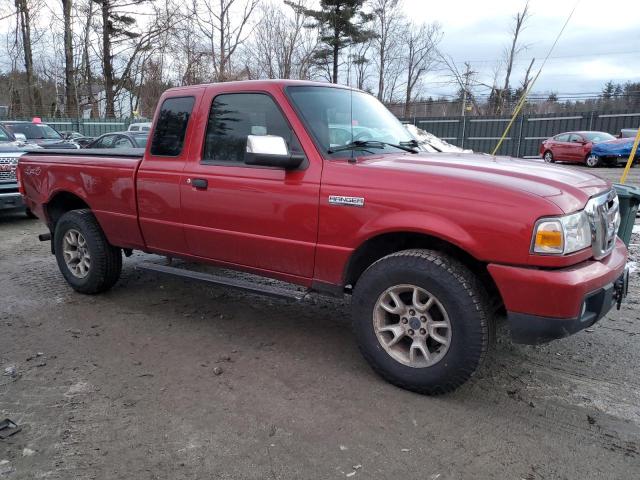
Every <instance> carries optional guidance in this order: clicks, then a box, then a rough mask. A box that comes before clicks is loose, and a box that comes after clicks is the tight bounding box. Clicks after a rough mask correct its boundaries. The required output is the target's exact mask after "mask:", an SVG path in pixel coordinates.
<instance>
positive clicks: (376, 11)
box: [371, 0, 406, 101]
mask: <svg viewBox="0 0 640 480" xmlns="http://www.w3.org/2000/svg"><path fill="white" fill-rule="evenodd" d="M371 8H372V10H373V30H374V32H375V33H376V37H375V38H374V39H373V46H374V52H375V62H376V65H377V67H378V94H377V96H378V100H380V101H383V100H385V98H387V97H386V96H385V93H388V92H387V90H385V84H386V83H387V81H388V80H389V79H388V77H389V74H388V70H389V72H390V73H391V77H392V78H393V77H394V76H395V73H396V72H394V70H397V69H394V68H393V66H391V65H390V64H391V63H392V62H394V61H397V59H400V58H401V57H402V52H401V49H402V48H401V47H402V37H403V32H404V31H405V28H404V26H405V24H406V18H405V17H404V15H402V13H401V11H402V2H401V0H372V2H371ZM391 81H392V82H393V80H391ZM390 96H391V95H390ZM390 96H389V98H390Z"/></svg>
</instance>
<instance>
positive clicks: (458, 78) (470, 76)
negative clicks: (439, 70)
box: [438, 52, 480, 115]
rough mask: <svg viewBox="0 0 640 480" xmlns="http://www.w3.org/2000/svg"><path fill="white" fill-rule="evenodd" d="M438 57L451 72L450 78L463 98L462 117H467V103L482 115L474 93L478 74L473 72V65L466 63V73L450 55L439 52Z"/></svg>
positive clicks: (477, 113)
mask: <svg viewBox="0 0 640 480" xmlns="http://www.w3.org/2000/svg"><path fill="white" fill-rule="evenodd" d="M438 57H439V59H440V61H441V62H442V64H443V65H444V66H445V68H446V70H448V71H449V77H450V78H451V79H452V80H453V81H454V82H455V83H456V85H457V87H458V91H459V92H460V93H461V97H462V115H465V108H466V102H470V103H471V105H472V108H473V109H474V111H475V113H476V115H479V114H480V106H479V105H478V102H477V100H476V96H475V95H474V92H473V87H474V86H476V85H477V82H476V80H475V75H476V73H477V72H474V71H472V70H471V64H470V63H469V62H465V63H464V66H465V69H464V71H461V70H460V69H459V68H458V66H457V65H456V62H455V61H454V59H453V58H452V57H451V56H450V55H445V54H444V53H442V52H438Z"/></svg>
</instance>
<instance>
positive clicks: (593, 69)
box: [404, 0, 640, 96]
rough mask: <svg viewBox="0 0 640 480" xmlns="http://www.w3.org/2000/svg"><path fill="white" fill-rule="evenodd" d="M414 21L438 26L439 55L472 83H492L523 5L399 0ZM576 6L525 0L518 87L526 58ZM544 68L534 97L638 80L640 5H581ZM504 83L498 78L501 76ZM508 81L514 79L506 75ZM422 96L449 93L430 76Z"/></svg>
mask: <svg viewBox="0 0 640 480" xmlns="http://www.w3.org/2000/svg"><path fill="white" fill-rule="evenodd" d="M404 2H405V6H404V8H405V11H406V13H407V14H408V15H409V16H410V18H412V19H414V20H415V21H427V22H431V21H438V22H439V23H440V24H441V25H442V28H443V31H444V37H443V39H442V43H441V49H442V50H443V51H444V52H446V53H448V54H449V55H451V56H452V57H453V58H454V59H455V60H456V62H457V63H459V65H460V66H462V64H463V62H464V61H470V62H471V66H472V69H473V70H475V71H477V72H478V73H479V75H478V79H479V80H480V81H483V82H489V83H491V81H492V78H493V73H492V71H493V69H494V66H495V64H496V57H498V56H499V55H500V53H501V52H502V51H503V49H504V48H505V46H506V45H507V44H508V43H509V40H510V38H509V31H510V28H511V25H512V23H513V16H514V15H515V13H516V12H517V11H518V10H519V9H521V8H522V6H523V5H524V3H525V2H524V0H485V1H483V2H482V1H477V0H445V1H442V0H440V1H433V0H404ZM575 4H576V1H575V0H531V1H530V11H531V18H530V19H529V21H528V23H527V28H526V30H525V31H524V34H523V36H522V39H523V43H525V44H527V45H529V46H530V47H529V49H528V50H527V51H525V52H523V53H522V54H521V55H520V57H519V59H518V63H517V65H516V67H517V68H518V71H517V72H516V77H515V79H514V80H516V81H517V82H519V81H520V80H521V79H522V77H523V75H524V70H526V67H527V66H528V64H529V62H530V61H531V58H532V57H535V58H536V64H537V66H538V67H539V66H540V63H541V62H542V60H543V59H544V57H545V56H546V54H547V52H548V50H549V48H550V47H551V45H552V43H553V41H554V40H555V37H556V35H557V34H558V32H559V31H560V29H561V28H562V25H563V24H564V22H565V20H566V18H567V17H568V15H569V13H570V12H571V10H572V8H573V6H574V5H575ZM551 57H552V58H550V59H549V61H548V63H547V65H546V67H545V68H544V70H543V72H542V74H541V75H540V78H539V79H538V82H537V84H536V87H535V88H534V91H536V92H546V91H555V92H558V93H582V92H599V91H600V90H601V89H602V85H603V84H604V83H606V82H607V81H608V80H613V81H615V82H622V83H623V82H625V81H628V80H631V81H640V2H638V1H636V0H610V1H603V0H581V1H579V2H578V6H577V8H576V11H575V13H574V15H573V17H572V19H571V20H570V22H569V25H568V26H567V28H566V30H565V31H564V33H563V35H562V37H561V38H560V41H559V43H558V45H557V47H556V49H555V50H554V52H553V54H552V56H551ZM502 78H504V77H502ZM512 78H513V77H512ZM429 80H430V81H429V82H426V83H425V93H426V95H430V94H431V95H434V96H436V95H438V94H450V93H451V90H450V87H444V86H442V85H439V83H440V82H439V81H438V79H437V78H434V77H430V78H429Z"/></svg>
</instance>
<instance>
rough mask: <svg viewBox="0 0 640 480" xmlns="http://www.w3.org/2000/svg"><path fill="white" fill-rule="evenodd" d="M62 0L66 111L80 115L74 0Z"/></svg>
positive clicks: (68, 114)
mask: <svg viewBox="0 0 640 480" xmlns="http://www.w3.org/2000/svg"><path fill="white" fill-rule="evenodd" d="M61 1H62V18H63V22H64V89H65V113H66V115H67V116H69V117H76V116H78V101H77V96H76V82H75V78H74V76H75V69H74V59H73V30H72V27H71V13H72V11H73V10H72V8H73V0H61Z"/></svg>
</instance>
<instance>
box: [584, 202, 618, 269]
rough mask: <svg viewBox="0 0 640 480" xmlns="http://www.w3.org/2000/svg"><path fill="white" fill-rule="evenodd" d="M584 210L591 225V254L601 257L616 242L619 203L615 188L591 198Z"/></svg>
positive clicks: (607, 253)
mask: <svg viewBox="0 0 640 480" xmlns="http://www.w3.org/2000/svg"><path fill="white" fill-rule="evenodd" d="M585 212H586V213H587V216H588V217H589V224H590V226H591V239H592V248H593V256H594V257H595V258H596V259H601V258H604V257H606V256H607V255H609V253H611V250H613V247H615V244H616V235H617V233H618V227H619V226H620V204H619V202H618V195H617V194H616V191H615V190H611V191H609V192H607V193H604V194H602V195H599V196H597V197H594V198H592V199H591V200H589V202H587V206H586V207H585Z"/></svg>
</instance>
